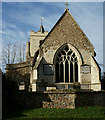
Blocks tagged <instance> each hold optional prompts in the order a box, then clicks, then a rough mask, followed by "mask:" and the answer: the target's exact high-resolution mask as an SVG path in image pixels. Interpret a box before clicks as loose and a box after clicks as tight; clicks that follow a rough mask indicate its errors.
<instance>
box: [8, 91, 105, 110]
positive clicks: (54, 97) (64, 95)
mask: <svg viewBox="0 0 105 120" xmlns="http://www.w3.org/2000/svg"><path fill="white" fill-rule="evenodd" d="M9 99H10V98H9ZM104 100H105V91H104V92H93V91H90V92H88V91H82V92H79V91H78V92H76V91H74V90H73V91H70V90H69V91H68V90H67V91H64V90H60V91H59V90H52V91H46V92H44V93H42V92H32V93H26V92H19V93H17V94H15V95H14V96H13V97H12V101H14V102H12V103H14V105H12V106H14V107H15V109H25V108H28V109H29V108H40V107H44V108H62V109H63V108H71V109H73V108H76V107H80V106H105V102H104Z"/></svg>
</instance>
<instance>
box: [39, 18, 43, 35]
mask: <svg viewBox="0 0 105 120" xmlns="http://www.w3.org/2000/svg"><path fill="white" fill-rule="evenodd" d="M42 20H43V17H41V26H40V29H39V31H38V32H41V33H44V31H45V30H44V27H43V24H42Z"/></svg>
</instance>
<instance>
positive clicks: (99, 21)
mask: <svg viewBox="0 0 105 120" xmlns="http://www.w3.org/2000/svg"><path fill="white" fill-rule="evenodd" d="M64 4H65V3H64V2H3V3H2V31H0V32H2V44H3V47H5V46H6V45H7V44H8V43H11V44H18V43H22V42H25V43H26V42H27V41H29V37H30V31H31V30H34V31H38V30H39V28H40V24H41V17H44V19H43V26H44V28H45V30H46V31H50V30H51V28H52V27H53V26H54V25H55V23H56V22H57V20H58V19H59V18H60V16H61V15H62V14H63V12H64V10H65V5H64ZM68 8H69V11H70V13H71V14H72V16H73V17H74V19H75V20H76V21H77V23H78V24H79V25H80V27H81V28H82V30H83V31H84V33H85V34H86V36H87V37H88V38H89V40H90V41H91V43H92V44H93V46H94V47H95V52H96V53H97V56H96V57H95V58H96V60H97V62H98V63H99V64H103V3H102V2H70V3H69V6H68Z"/></svg>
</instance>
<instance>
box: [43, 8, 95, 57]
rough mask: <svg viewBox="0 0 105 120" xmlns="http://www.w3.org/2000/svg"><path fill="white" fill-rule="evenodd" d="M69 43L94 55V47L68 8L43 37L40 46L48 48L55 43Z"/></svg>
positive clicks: (55, 44)
mask: <svg viewBox="0 0 105 120" xmlns="http://www.w3.org/2000/svg"><path fill="white" fill-rule="evenodd" d="M64 43H70V44H72V45H74V46H75V47H76V48H77V49H78V50H81V49H84V50H87V51H89V52H90V53H92V54H93V55H94V47H93V45H92V44H91V42H90V41H89V40H88V38H87V36H86V35H85V33H84V32H83V31H82V29H81V28H80V26H79V25H78V24H77V22H76V21H75V20H74V18H73V17H72V15H71V14H70V12H69V10H68V9H66V10H65V12H64V13H63V15H62V16H61V17H60V19H59V20H58V22H57V23H56V24H55V26H54V27H53V28H52V29H51V31H50V32H49V33H48V35H47V36H46V37H45V39H44V41H43V43H42V44H41V46H42V47H45V48H49V47H53V46H57V45H60V46H61V45H63V44H64Z"/></svg>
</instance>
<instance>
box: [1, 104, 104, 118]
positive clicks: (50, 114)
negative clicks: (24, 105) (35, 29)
mask: <svg viewBox="0 0 105 120" xmlns="http://www.w3.org/2000/svg"><path fill="white" fill-rule="evenodd" d="M37 118H38V120H40V119H41V118H43V119H44V118H45V120H47V118H53V119H54V118H56V119H57V118H62V119H65V118H74V119H73V120H75V119H76V120H77V118H79V119H82V120H85V119H86V118H87V119H88V118H89V120H90V119H91V120H93V119H94V120H95V119H96V120H105V107H98V106H93V107H79V108H75V109H60V108H35V109H27V110H21V111H18V112H12V113H9V114H6V115H5V118H4V119H3V120H20V119H21V120H28V119H29V120H31V119H32V120H33V119H35V120H36V119H37ZM70 120H72V119H70Z"/></svg>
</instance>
